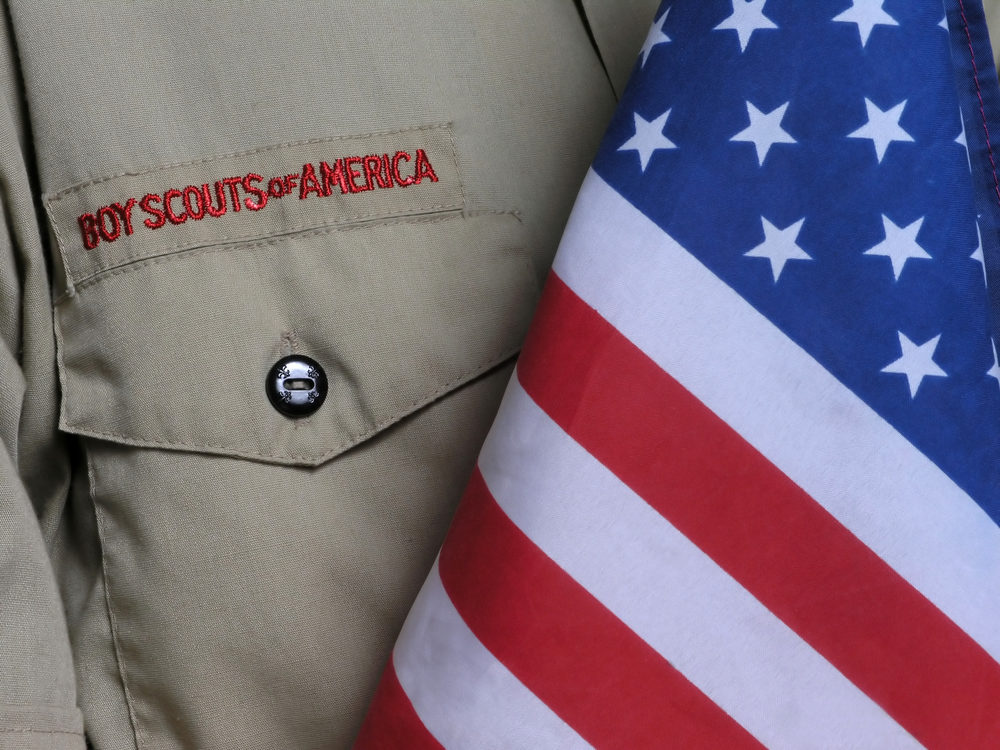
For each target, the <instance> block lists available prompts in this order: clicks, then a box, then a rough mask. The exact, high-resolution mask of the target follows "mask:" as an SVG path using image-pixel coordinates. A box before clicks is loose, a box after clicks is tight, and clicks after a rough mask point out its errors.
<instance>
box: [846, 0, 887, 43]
mask: <svg viewBox="0 0 1000 750" xmlns="http://www.w3.org/2000/svg"><path fill="white" fill-rule="evenodd" d="M882 5H883V0H851V7H850V8H848V9H847V10H845V11H844V12H843V13H841V14H840V15H839V16H836V17H835V18H834V19H833V20H834V21H840V22H841V23H855V24H857V25H858V33H859V34H861V46H862V47H864V46H865V45H866V44H868V37H869V35H870V34H871V33H872V28H873V27H875V26H879V25H881V26H899V24H898V23H897V22H896V19H895V18H893V17H892V16H890V15H889V14H888V13H886V12H885V11H884V10H883V9H882Z"/></svg>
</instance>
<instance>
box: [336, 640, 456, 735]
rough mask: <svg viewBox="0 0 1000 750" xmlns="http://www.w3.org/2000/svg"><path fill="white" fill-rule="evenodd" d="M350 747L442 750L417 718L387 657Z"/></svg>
mask: <svg viewBox="0 0 1000 750" xmlns="http://www.w3.org/2000/svg"><path fill="white" fill-rule="evenodd" d="M354 750H444V747H443V746H442V745H441V743H439V742H438V741H437V740H436V739H434V737H433V736H431V733H430V732H429V731H427V727H425V726H424V724H423V722H422V721H420V717H419V716H417V712H416V711H415V710H414V708H413V704H412V703H411V702H410V699H409V698H408V697H407V695H406V692H405V691H404V690H403V686H402V685H400V684H399V678H398V677H397V676H396V668H395V666H394V665H393V662H392V660H391V659H390V661H389V665H388V666H387V667H386V668H385V672H383V673H382V681H381V682H380V683H379V686H378V690H376V691H375V698H374V699H373V700H372V704H371V706H370V707H369V709H368V715H367V716H366V717H365V723H364V724H363V725H362V726H361V732H360V733H359V734H358V738H357V740H355V742H354Z"/></svg>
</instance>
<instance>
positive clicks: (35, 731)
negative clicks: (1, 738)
mask: <svg viewBox="0 0 1000 750" xmlns="http://www.w3.org/2000/svg"><path fill="white" fill-rule="evenodd" d="M0 734H68V735H71V736H73V737H82V736H83V732H74V731H72V730H70V729H13V728H11V729H3V728H0Z"/></svg>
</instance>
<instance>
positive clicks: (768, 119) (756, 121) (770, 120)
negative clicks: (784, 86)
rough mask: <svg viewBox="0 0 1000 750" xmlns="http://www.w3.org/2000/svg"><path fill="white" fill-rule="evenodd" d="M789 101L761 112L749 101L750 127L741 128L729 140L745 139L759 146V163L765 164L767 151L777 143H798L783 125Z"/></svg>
mask: <svg viewBox="0 0 1000 750" xmlns="http://www.w3.org/2000/svg"><path fill="white" fill-rule="evenodd" d="M788 104H789V102H785V103H784V104H782V105H781V106H780V107H778V108H777V109H773V110H771V111H770V112H766V113H765V112H761V111H760V110H759V109H757V108H756V107H755V106H753V105H752V104H751V103H750V102H747V114H748V115H750V127H748V128H746V129H745V130H741V131H740V132H739V133H737V134H736V135H734V136H733V137H732V138H730V139H729V140H731V141H745V142H747V143H752V144H753V145H754V146H756V147H757V163H758V164H760V165H762V166H763V164H764V159H765V158H767V152H768V151H770V150H771V146H773V145H774V144H775V143H797V142H798V141H796V140H795V139H794V138H792V136H790V135H789V134H788V131H786V130H785V129H784V128H782V127H781V119H782V118H783V117H784V116H785V110H786V109H788Z"/></svg>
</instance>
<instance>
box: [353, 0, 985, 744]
mask: <svg viewBox="0 0 1000 750" xmlns="http://www.w3.org/2000/svg"><path fill="white" fill-rule="evenodd" d="M998 113H1000V86H998V84H997V74H996V70H995V69H994V67H993V63H992V52H991V49H990V46H989V40H988V38H987V35H986V25H985V19H984V17H983V10H982V5H981V3H980V2H977V1H976V0H946V2H945V3H944V4H942V2H941V0H811V1H810V2H808V3H803V2H801V1H800V0H674V1H673V2H668V3H665V4H664V6H663V7H662V8H661V10H660V12H659V14H658V16H657V18H656V19H655V21H654V24H653V28H652V30H651V31H650V35H649V37H648V39H647V41H646V43H645V44H644V45H643V47H642V49H641V50H640V51H639V54H638V57H637V61H636V65H635V68H634V70H633V76H632V79H631V82H630V84H629V87H628V88H627V90H626V91H625V93H624V96H623V98H622V101H621V103H620V106H619V108H618V111H617V113H616V115H615V117H614V119H613V121H612V123H611V125H610V127H609V129H608V133H607V135H606V137H605V139H604V142H603V144H602V146H601V149H600V151H599V153H598V154H597V157H596V159H595V161H594V164H593V167H592V169H591V171H590V172H589V174H588V175H587V177H586V180H585V182H584V184H583V187H582V189H581V192H580V195H579V198H578V200H577V203H576V206H575V208H574V211H573V214H572V216H571V218H570V222H569V225H568V227H567V229H566V232H565V235H564V238H563V241H562V244H561V246H560V249H559V252H558V254H557V257H556V261H555V265H554V267H553V270H552V274H551V275H550V278H549V280H548V282H547V285H546V288H545V291H544V294H543V297H542V301H541V303H540V306H539V309H538V311H537V313H536V317H535V321H534V323H533V325H532V328H531V331H530V333H529V335H528V340H527V341H526V343H525V347H524V350H523V353H522V355H521V358H520V359H519V361H518V365H517V369H516V372H515V375H514V377H513V378H512V380H511V382H510V385H509V387H508V390H507V393H506V395H505V397H504V401H503V404H502V406H501V409H500V413H499V415H498V417H497V420H496V422H495V424H494V426H493V429H492V430H491V432H490V435H489V437H488V438H487V441H486V444H485V445H484V447H483V449H482V453H481V454H480V457H479V461H478V465H477V469H476V472H475V474H474V476H473V477H472V479H471V481H470V484H469V487H468V490H467V492H466V494H465V497H464V498H463V500H462V503H461V504H460V506H459V509H458V511H457V514H456V517H455V520H454V522H453V525H452V528H451V530H450V531H449V534H448V537H447V539H446V541H445V543H444V546H443V548H442V550H441V553H440V555H439V557H438V560H437V562H436V563H435V565H434V568H433V570H432V571H431V573H430V575H429V577H428V579H427V582H426V584H425V586H424V588H423V590H422V591H421V593H420V595H419V597H418V599H417V601H416V603H415V604H414V607H413V609H412V611H411V613H410V615H409V617H408V619H407V621H406V624H405V626H404V628H403V631H402V633H401V635H400V638H399V641H398V642H397V645H396V648H395V650H394V653H393V656H392V660H391V662H390V664H389V665H388V667H387V669H386V673H385V675H384V678H383V682H382V685H381V686H380V688H379V691H378V694H377V696H376V698H375V700H374V702H373V704H372V707H371V710H370V712H369V716H368V718H367V720H366V722H365V725H364V727H363V729H362V731H361V734H360V736H359V738H358V741H357V743H356V747H357V748H359V750H370V749H373V748H403V747H406V748H423V747H427V748H442V747H443V748H448V749H449V750H451V749H453V748H456V749H457V748H470V749H475V750H481V749H484V748H578V747H579V748H585V747H597V748H604V747H607V748H638V749H641V748H671V747H677V748H698V747H704V748H739V747H768V748H795V749H800V748H810V747H815V748H911V747H913V748H916V747H928V748H994V747H1000V710H998V706H1000V627H998V624H1000V525H998V524H1000V364H998V361H997V348H996V345H995V338H996V335H997V332H998V330H1000V329H998V327H997V324H998V322H1000V294H998V289H1000V231H998V228H1000V179H998V177H997V170H998V165H997V162H998V161H1000V148H998V146H997V145H996V144H997V143H998V142H997V141H994V140H993V139H994V138H996V137H998V136H1000V120H998V119H997V114H998Z"/></svg>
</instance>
